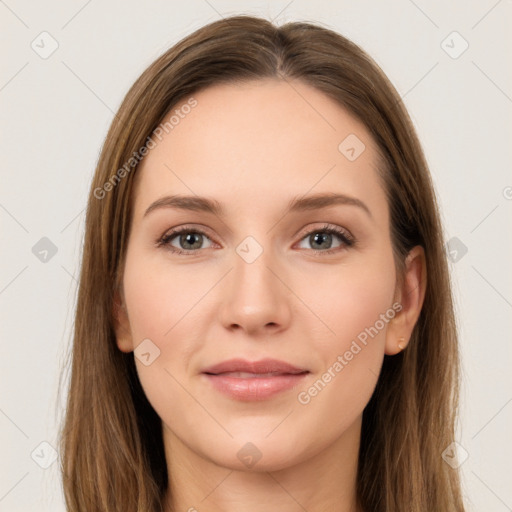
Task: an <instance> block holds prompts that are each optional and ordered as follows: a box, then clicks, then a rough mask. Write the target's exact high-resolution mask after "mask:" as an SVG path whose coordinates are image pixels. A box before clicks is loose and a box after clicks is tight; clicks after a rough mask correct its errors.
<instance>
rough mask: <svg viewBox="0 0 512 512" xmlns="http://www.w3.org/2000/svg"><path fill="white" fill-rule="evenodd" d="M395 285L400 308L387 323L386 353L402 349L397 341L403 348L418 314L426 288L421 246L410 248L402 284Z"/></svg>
mask: <svg viewBox="0 0 512 512" xmlns="http://www.w3.org/2000/svg"><path fill="white" fill-rule="evenodd" d="M397 286H398V288H397V290H396V292H395V301H396V302H398V303H399V304H400V305H401V307H402V308H401V310H400V311H399V312H398V313H397V314H396V316H395V317H394V318H393V320H391V321H390V322H389V324H388V329H387V332H386V348H385V354H387V355H395V354H397V353H398V352H400V351H401V350H402V349H401V348H400V347H399V346H398V344H399V343H401V344H402V346H403V348H405V347H406V346H407V344H408V343H409V340H410V339H411V335H412V331H413V329H414V326H415V325H416V322H417V320H418V318H419V316H420V313H421V308H422V306H423V301H424V299H425V291H426V289H427V266H426V261H425V251H424V249H423V247H421V246H419V245H417V246H416V247H414V248H413V249H411V251H410V252H409V254H408V255H407V257H406V259H405V275H404V279H403V284H402V285H401V286H399V285H397ZM401 338H403V339H401Z"/></svg>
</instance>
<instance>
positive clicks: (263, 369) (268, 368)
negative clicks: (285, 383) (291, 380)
mask: <svg viewBox="0 0 512 512" xmlns="http://www.w3.org/2000/svg"><path fill="white" fill-rule="evenodd" d="M307 371H308V370H306V369H305V368H298V367H297V366H294V365H292V364H290V363H287V362H285V361H279V360H277V359H260V360H259V361H247V360H245V359H230V360H228V361H222V362H221V363H218V364H214V365H213V366H209V367H208V368H205V369H204V370H203V371H202V373H210V374H214V375H218V374H219V373H227V372H246V373H256V374H258V373H275V374H277V375H281V374H298V373H304V372H307Z"/></svg>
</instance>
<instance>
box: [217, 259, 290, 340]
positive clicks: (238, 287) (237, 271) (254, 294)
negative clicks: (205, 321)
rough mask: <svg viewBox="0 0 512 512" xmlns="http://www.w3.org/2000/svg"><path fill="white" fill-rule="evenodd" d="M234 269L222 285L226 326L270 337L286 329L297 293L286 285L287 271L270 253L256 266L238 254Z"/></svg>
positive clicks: (256, 262) (222, 309)
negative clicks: (293, 298) (291, 303)
mask: <svg viewBox="0 0 512 512" xmlns="http://www.w3.org/2000/svg"><path fill="white" fill-rule="evenodd" d="M233 267H234V268H233V270H232V271H231V272H229V274H228V275H227V276H226V279H227V282H224V283H223V285H222V287H223V288H222V290H223V291H222V306H221V309H220V320H221V322H222V325H223V326H224V327H225V328H226V329H229V330H232V331H234V330H242V331H245V332H246V334H250V335H258V334H261V335H268V334H270V333H276V332H279V331H282V330H284V329H286V328H287V327H288V325H289V323H290V319H291V307H290V300H291V299H292V297H293V294H292V292H291V291H290V288H289V287H288V286H287V285H286V284H285V283H286V276H285V271H284V270H283V268H282V266H280V265H278V263H277V261H276V260H275V259H272V258H271V255H270V251H263V253H262V254H261V255H260V256H259V257H258V258H257V259H256V260H255V261H253V262H252V263H249V262H247V261H246V260H244V259H243V258H242V257H240V256H239V254H237V253H235V254H234V255H233Z"/></svg>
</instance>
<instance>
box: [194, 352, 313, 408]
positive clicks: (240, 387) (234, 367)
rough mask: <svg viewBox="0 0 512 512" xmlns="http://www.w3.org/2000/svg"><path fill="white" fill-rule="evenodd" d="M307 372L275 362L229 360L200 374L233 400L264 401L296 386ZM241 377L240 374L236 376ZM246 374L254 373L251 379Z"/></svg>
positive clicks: (283, 362) (269, 360) (287, 364)
mask: <svg viewBox="0 0 512 512" xmlns="http://www.w3.org/2000/svg"><path fill="white" fill-rule="evenodd" d="M308 373H309V370H307V369H304V368H299V367H297V366H294V365H292V364H290V363H287V362H285V361H278V360H277V359H262V360H260V361H246V360H244V359H230V360H229V361H223V362H221V363H218V364H215V365H213V366H210V367H208V368H205V369H204V370H203V371H202V374H203V375H204V377H205V378H206V379H207V380H208V382H209V383H210V384H211V385H212V386H213V387H214V388H215V389H216V390H217V391H220V392H222V393H224V394H226V395H228V396H230V397H231V398H233V399H236V400H247V401H252V400H255V401H257V400H265V399H267V398H270V397H272V396H274V395H276V394H278V393H280V392H283V391H286V390H289V389H292V388H294V387H295V386H297V385H298V384H299V383H300V382H301V381H302V380H303V379H304V377H305V376H306V375H307V374H308ZM240 374H242V375H240ZM249 374H254V377H251V376H250V375H249Z"/></svg>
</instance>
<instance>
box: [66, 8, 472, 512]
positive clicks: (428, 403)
mask: <svg viewBox="0 0 512 512" xmlns="http://www.w3.org/2000/svg"><path fill="white" fill-rule="evenodd" d="M269 77H272V78H276V79H281V80H285V81H288V80H296V79H298V80H301V81H302V82H304V83H306V84H308V85H310V86H312V87H314V88H316V89H317V90H319V91H322V92H323V93H324V94H326V95H327V96H329V97H330V98H332V99H334V100H335V101H337V102H338V104H340V105H341V106H342V107H344V108H346V109H347V110H348V111H349V112H350V113H351V114H352V115H354V116H355V117H356V118H357V119H359V120H360V121H362V122H363V123H364V124H365V125H366V127H367V129H368V130H369V132H370V133H371V135H372V136H373V138H374V139H375V141H376V143H377V146H378V151H379V157H380V163H381V165H380V168H379V171H380V173H381V178H382V182H383V185H384V187H385V190H386V193H387V197H388V203H389V208H390V229H391V236H392V244H393V250H394V254H395V262H396V265H397V268H398V269H399V270H400V269H403V262H404V258H405V256H406V255H407V253H408V251H409V250H410V249H411V248H412V247H413V246H415V245H421V246H423V248H424V250H425V254H426V264H427V275H428V282H427V286H426V295H425V300H424V304H423V308H422V311H421V314H420V317H419V319H418V322H417V324H416V326H415V328H414V331H413V335H412V338H411V340H410V343H409V345H408V347H407V349H406V350H405V351H403V352H401V353H400V354H398V355H395V356H384V363H383V367H382V371H381V374H380V376H379V380H378V382H377V385H376V389H375V392H374V394H373V396H372V398H371V399H370V402H369V403H368V405H367V406H366V408H365V410H364V413H363V424H362V434H361V445H360V453H359V463H358V475H357V492H358V497H359V500H360V503H361V505H362V507H363V509H364V510H365V511H368V512H369V511H371V512H380V511H382V512H384V511H386V512H398V511H400V512H405V511H407V512H431V511H443V512H455V511H457V512H462V511H464V505H463V503H462V497H461V489H460V481H459V475H458V471H457V469H452V467H451V466H450V465H448V464H447V463H445V462H444V460H443V458H442V452H443V450H445V449H446V448H447V447H448V446H449V445H450V443H452V442H453V441H454V433H455V432H454V431H455V427H456V425H455V422H456V420H457V410H458V395H459V371H460V370H459V354H458V345H457V344H458V341H457V332H456V323H455V319H454V311H453V304H452V295H451V289H450V280H449V273H448V267H447V260H446V255H445V251H444V244H443V233H442V227H441V223H440V219H439V213H438V206H437V203H436V198H435V192H434V188H433V185H432V182H431V178H430V174H429V171H428V167H427V163H426V160H425V157H424V154H423V152H422V149H421V146H420V143H419V142H418V139H417V136H416V133H415V129H414V127H413V124H412V122H411V120H410V117H409V115H408V113H407V111H406V109H405V107H404V105H403V103H402V101H401V98H400V96H399V94H398V93H397V92H396V90H395V88H394V87H393V85H392V84H391V83H390V81H389V80H388V79H387V77H386V76H385V75H384V73H383V72H382V70H381V69H380V68H379V66H378V65H377V64H376V63H375V62H374V61H373V60H372V59H371V58H370V57H369V56H368V55H367V54H366V53H365V52H364V51H363V50H361V48H359V47H358V46H357V45H356V44H354V43H353V42H351V41H349V40H347V39H346V38H344V37H343V36H341V35H340V34H338V33H336V32H334V31H331V30H330V29H328V28H324V27H321V26H319V25H315V24H310V23H303V22H293V23H287V24H285V25H283V26H281V27H277V26H275V25H273V24H272V23H271V22H269V21H267V20H264V19H260V18H257V17H252V16H243V15H242V16H233V17H230V18H225V19H222V20H220V21H217V22H214V23H211V24H209V25H206V26H204V27H202V28H200V29H199V30H197V31H196V32H194V33H193V34H191V35H190V36H188V37H186V38H185V39H183V40H181V41H180V42H179V43H177V44H176V45H175V46H174V47H172V48H171V49H169V50H168V51H167V52H166V53H164V54H163V55H162V56H160V57H159V58H158V59H157V60H156V61H155V62H153V63H152V64H151V65H150V66H149V67H148V68H147V69H146V70H145V71H144V73H143V74H142V75H141V76H140V77H139V78H138V79H137V81H136V82H135V84H134V85H133V86H132V87H131V89H130V90H129V92H128V93H127V95H126V97H125V98H124V101H123V103H122V105H121V107H120V108H119V111H118V112H117V114H116V115H115V118H114V120H113V122H112V125H111V127H110V129H109V132H108V134H107V137H106V140H105V143H104V145H103V148H102V151H101V155H100V158H99V161H98V165H97V168H96V172H95V175H94V178H93V183H92V187H91V191H90V196H89V200H88V207H87V217H86V227H85V239H84V246H83V255H82V265H81V273H80V281H79V289H78V299H77V305H76V317H75V323H74V340H73V345H72V356H71V357H72V365H71V378H70V387H69V393H68V398H67V408H66V412H65V419H64V422H63V425H62V429H61V432H60V435H61V439H60V450H61V469H62V476H63V489H64V495H65V499H66V504H67V507H68V510H69V511H71V512H78V511H82V512H83V511H94V512H100V511H105V512H106V511H108V512H113V511H123V512H129V511H138V512H157V511H161V510H162V507H163V497H164V494H165V491H166V487H167V483H168V474H167V468H166V461H165V457H164V449H163V441H162V430H161V421H160V418H159V417H158V415H157V414H156V412H155V411H154V409H153V408H152V407H151V405H150V404H149V402H148V400H147V399H146V397H145V395H144V392H143V390H142V388H141V385H140V382H139V380H138V377H137V373H136V370H135V364H134V357H133V354H126V353H123V352H121V351H120V350H119V349H118V348H117V346H116V343H115V334H114V328H113V325H114V323H113V322H114V318H113V302H114V300H113V299H114V291H115V290H116V288H117V287H118V286H119V284H120V282H121V278H122V270H123V264H124V256H125V253H126V246H127V240H128V235H129V231H130V223H131V216H132V207H133V204H132V203H133V197H132V195H133V194H132V190H133V186H134V185H133V184H134V177H135V175H136V173H137V167H138V165H137V164H138V161H139V160H138V158H136V157H135V156H134V155H140V153H143V151H141V148H143V147H146V146H147V145H149V142H150V141H151V135H152V134H153V132H154V131H155V130H156V129H157V127H158V126H159V124H160V123H161V122H162V121H163V119H164V118H165V116H166V115H167V114H168V113H169V111H170V109H171V108H173V107H174V106H176V105H177V104H178V103H179V102H183V101H185V100H187V99H188V98H190V97H191V95H193V93H194V92H197V91H199V90H201V89H203V88H205V87H208V86H209V85H213V84H219V83H229V82H236V81H247V80H258V79H262V78H269ZM127 163H128V164H127ZM399 275H401V274H400V272H399Z"/></svg>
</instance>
